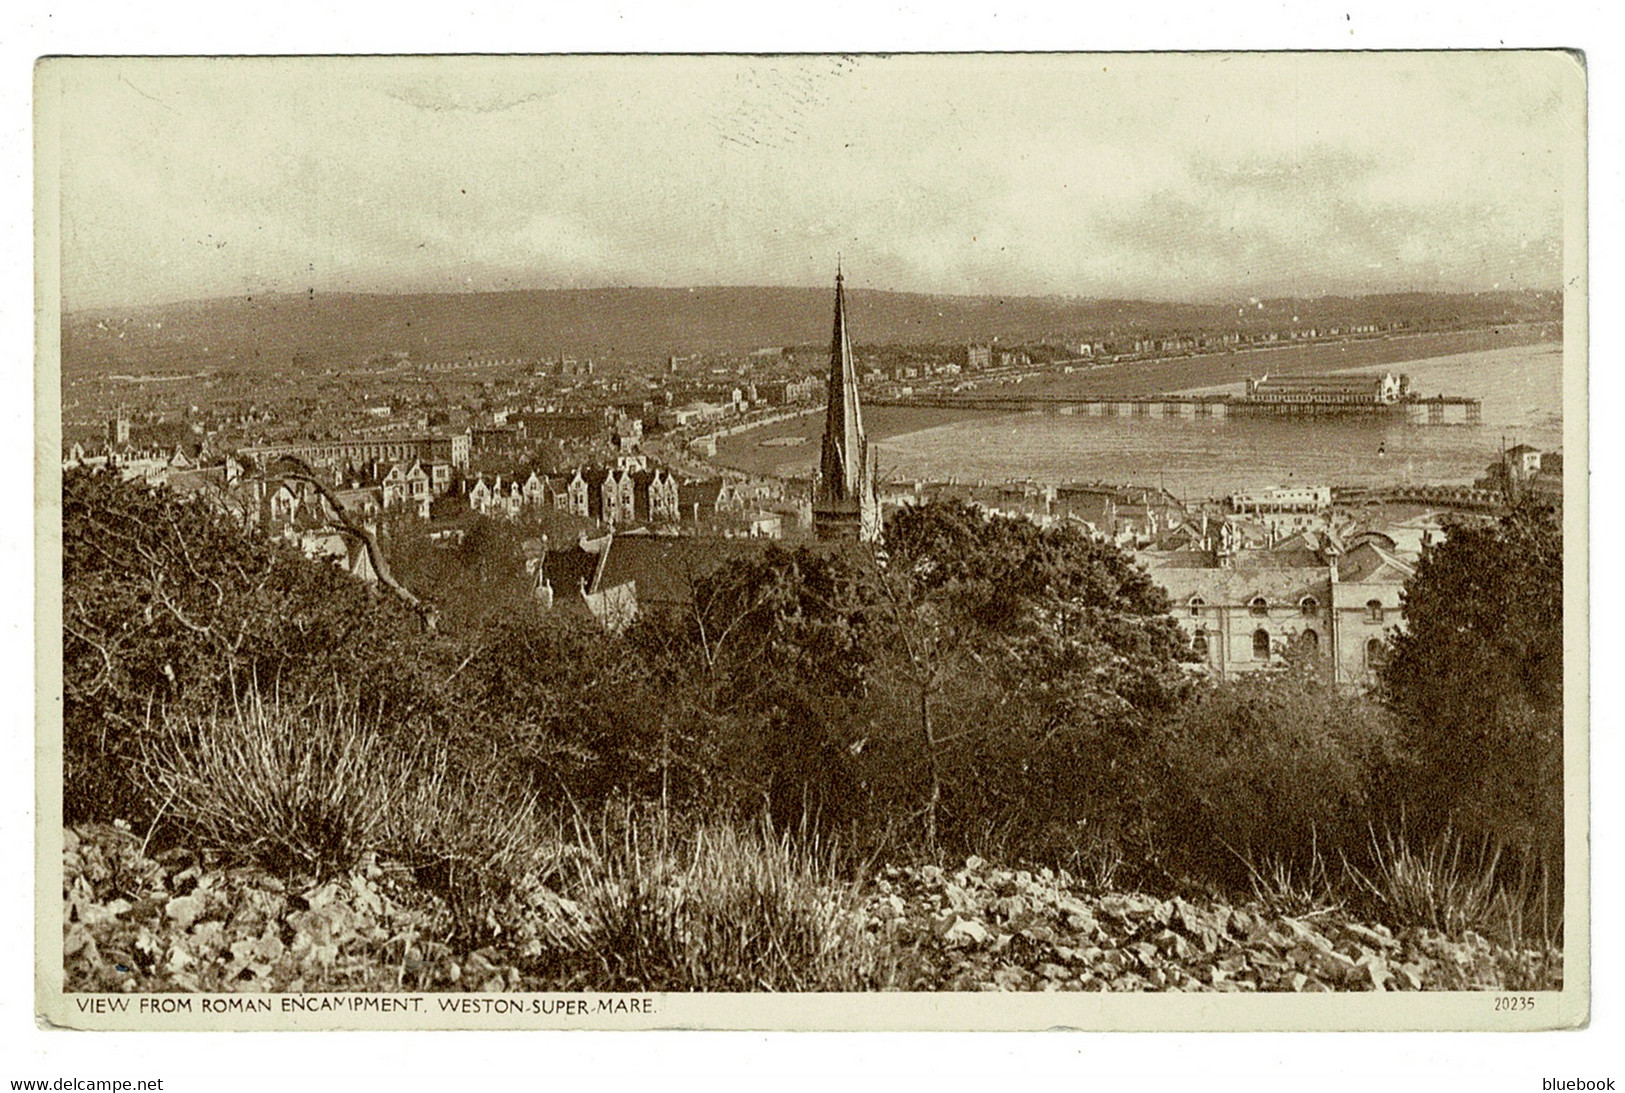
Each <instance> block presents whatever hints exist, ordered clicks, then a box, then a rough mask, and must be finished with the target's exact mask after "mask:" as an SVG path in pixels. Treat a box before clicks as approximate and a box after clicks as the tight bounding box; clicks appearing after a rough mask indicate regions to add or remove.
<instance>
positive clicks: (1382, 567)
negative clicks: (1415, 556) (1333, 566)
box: [1337, 541, 1416, 584]
mask: <svg viewBox="0 0 1625 1093" xmlns="http://www.w3.org/2000/svg"><path fill="white" fill-rule="evenodd" d="M1415 575H1416V570H1415V569H1414V568H1412V567H1411V566H1409V565H1407V564H1406V563H1405V562H1403V561H1401V560H1400V559H1399V558H1398V557H1396V556H1395V555H1393V554H1390V553H1389V552H1388V551H1386V550H1384V549H1383V548H1382V547H1380V546H1378V545H1377V544H1376V543H1375V542H1372V541H1367V542H1363V543H1361V544H1360V545H1359V546H1357V547H1354V548H1352V549H1351V550H1350V551H1349V552H1348V553H1347V554H1345V555H1343V558H1342V561H1341V562H1340V563H1339V564H1338V567H1337V579H1338V580H1339V581H1341V582H1342V583H1344V584H1377V583H1382V584H1403V583H1404V582H1405V581H1408V580H1410V579H1411V578H1412V577H1414V576H1415Z"/></svg>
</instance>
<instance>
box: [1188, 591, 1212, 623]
mask: <svg viewBox="0 0 1625 1093" xmlns="http://www.w3.org/2000/svg"><path fill="white" fill-rule="evenodd" d="M1187 602H1188V603H1189V604H1190V609H1191V618H1193V619H1194V618H1196V617H1197V616H1198V615H1200V614H1201V613H1202V608H1204V607H1206V606H1207V601H1206V600H1204V599H1203V598H1202V597H1200V596H1192V597H1191V598H1190V599H1189V600H1188V601H1187Z"/></svg>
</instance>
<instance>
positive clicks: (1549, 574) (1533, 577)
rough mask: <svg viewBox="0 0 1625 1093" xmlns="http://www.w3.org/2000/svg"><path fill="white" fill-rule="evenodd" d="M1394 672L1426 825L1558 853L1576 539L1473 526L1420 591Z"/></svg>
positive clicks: (1397, 639)
mask: <svg viewBox="0 0 1625 1093" xmlns="http://www.w3.org/2000/svg"><path fill="white" fill-rule="evenodd" d="M1403 614H1404V619H1405V627H1404V629H1403V630H1402V631H1400V632H1399V633H1397V634H1396V635H1394V637H1393V638H1392V641H1391V646H1392V648H1391V652H1390V655H1389V657H1388V660H1387V663H1386V664H1385V666H1384V667H1383V669H1382V674H1381V682H1382V686H1383V693H1384V695H1385V697H1386V699H1387V701H1388V702H1389V703H1390V705H1392V706H1393V707H1394V709H1395V710H1396V711H1397V712H1398V713H1399V714H1400V715H1401V716H1402V717H1403V719H1404V723H1405V726H1406V736H1407V742H1408V744H1409V745H1410V750H1411V751H1412V752H1413V754H1414V755H1415V757H1416V760H1417V762H1418V763H1419V765H1420V769H1419V772H1418V784H1419V786H1420V792H1419V794H1418V801H1417V807H1416V808H1415V809H1414V810H1413V811H1415V812H1417V813H1419V815H1418V819H1421V820H1423V821H1424V822H1432V823H1444V822H1450V823H1454V824H1456V825H1458V826H1463V827H1467V828H1469V829H1471V830H1475V831H1480V832H1485V833H1489V834H1492V835H1495V836H1497V837H1500V838H1504V839H1507V840H1509V841H1511V842H1514V843H1516V844H1521V845H1525V846H1530V845H1535V846H1543V847H1544V848H1546V849H1548V850H1552V851H1555V850H1556V849H1557V848H1559V847H1560V846H1561V838H1562V829H1563V825H1562V817H1563V798H1562V790H1563V529H1562V524H1561V521H1560V519H1559V518H1558V516H1557V515H1556V514H1555V513H1554V512H1552V511H1551V510H1549V509H1545V508H1539V507H1535V506H1531V505H1525V506H1521V507H1519V508H1517V509H1515V510H1514V511H1512V512H1511V513H1509V514H1508V515H1507V516H1505V517H1504V518H1502V519H1501V520H1500V521H1499V522H1497V523H1495V524H1493V525H1489V526H1474V525H1467V524H1462V525H1458V526H1455V527H1453V528H1451V529H1450V532H1449V535H1448V536H1447V537H1446V538H1445V540H1444V541H1443V542H1442V543H1440V544H1438V545H1435V546H1432V547H1430V548H1429V549H1428V550H1427V551H1426V552H1424V554H1423V556H1422V560H1421V562H1420V564H1419V565H1418V566H1417V570H1416V576H1415V577H1414V578H1413V579H1412V580H1411V581H1410V583H1409V584H1408V585H1407V586H1406V589H1405V596H1404V602H1403Z"/></svg>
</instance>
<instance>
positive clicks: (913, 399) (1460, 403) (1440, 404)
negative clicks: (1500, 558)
mask: <svg viewBox="0 0 1625 1093" xmlns="http://www.w3.org/2000/svg"><path fill="white" fill-rule="evenodd" d="M868 402H869V405H871V406H914V407H920V408H923V409H932V410H989V411H997V412H999V413H1007V414H1019V413H1031V412H1038V411H1043V412H1048V413H1054V414H1063V415H1078V416H1088V417H1113V418H1153V417H1154V418H1163V417H1186V418H1227V417H1293V418H1298V417H1380V418H1397V419H1400V420H1403V421H1405V422H1407V423H1408V424H1411V425H1478V424H1480V423H1481V422H1482V420H1483V403H1482V401H1481V400H1480V399H1476V398H1464V397H1461V396H1454V395H1438V396H1435V397H1433V398H1411V399H1403V400H1400V401H1396V402H1367V403H1353V402H1330V401H1326V402H1321V401H1294V402H1266V401H1260V400H1254V399H1248V398H1245V397H1242V396H1237V395H1229V394H1223V395H1135V396H1117V397H1111V398H1099V397H1071V396H1064V395H991V394H986V395H984V394H920V395H911V396H908V397H905V398H890V399H885V398H877V399H870V400H868Z"/></svg>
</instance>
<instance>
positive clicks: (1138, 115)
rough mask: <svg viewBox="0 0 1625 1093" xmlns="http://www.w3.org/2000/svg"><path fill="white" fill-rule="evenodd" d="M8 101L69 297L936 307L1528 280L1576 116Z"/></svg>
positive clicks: (612, 78) (1471, 76) (1555, 221)
mask: <svg viewBox="0 0 1625 1093" xmlns="http://www.w3.org/2000/svg"><path fill="white" fill-rule="evenodd" d="M36 88H37V97H38V109H39V114H38V119H39V130H40V134H41V145H40V147H41V149H42V150H43V151H42V159H41V178H42V181H45V182H47V183H48V182H49V180H50V179H51V178H57V179H59V186H58V190H57V193H58V194H59V199H60V221H61V236H60V244H61V245H60V257H61V262H60V270H61V291H62V300H63V304H64V306H65V307H67V308H69V309H77V308H88V307H105V306H122V305H139V304H147V303H154V302H167V301H174V300H181V299H194V298H201V297H211V296H231V295H253V294H255V293H267V292H306V291H309V290H315V291H318V292H335V291H362V292H399V291H484V290H494V289H511V288H554V287H598V286H605V285H654V286H687V285H824V284H827V283H828V281H829V279H830V277H831V275H832V274H833V272H834V267H835V264H836V261H837V257H839V260H840V261H841V263H842V264H843V267H844V269H845V270H846V272H847V274H848V278H849V282H850V283H851V284H853V285H854V286H862V287H865V288H873V289H894V290H899V291H914V292H931V293H953V294H961V293H968V294H1008V295H1049V294H1056V295H1064V296H1079V297H1114V298H1151V299H1180V300H1204V301H1206V300H1236V299H1240V298H1244V297H1249V296H1257V297H1265V296H1283V295H1309V296H1313V295H1320V294H1323V293H1345V294H1354V293H1365V292H1384V291H1395V290H1408V289H1420V290H1438V291H1475V290H1484V289H1493V288H1503V289H1505V288H1539V289H1552V288H1555V287H1558V286H1559V284H1560V283H1561V281H1562V278H1563V254H1562V240H1563V229H1564V223H1563V220H1564V210H1565V201H1564V197H1565V194H1566V193H1568V192H1569V191H1568V189H1567V187H1568V186H1569V182H1568V180H1566V178H1565V174H1564V172H1565V168H1566V166H1568V165H1570V164H1572V162H1573V157H1571V156H1568V155H1566V150H1567V149H1569V148H1572V147H1573V142H1574V141H1576V140H1577V139H1579V138H1578V134H1580V133H1581V132H1583V125H1584V113H1583V109H1584V107H1583V91H1582V85H1581V81H1580V76H1579V69H1578V67H1577V66H1576V65H1575V64H1574V63H1573V62H1572V61H1571V60H1570V59H1569V58H1568V57H1567V56H1565V55H1561V54H1551V53H1547V54H1527V53H1525V54H1517V53H1453V54H1441V53H1346V54H1280V53H1274V54H1270V53H1259V54H1233V55H1227V54H1097V55H1089V54H1051V55H1030V54H1029V55H1011V54H1005V55H986V56H979V55H957V56H941V55H935V56H931V55H925V56H922V55H903V56H891V57H886V56H873V55H860V56H844V57H842V56H833V55H828V56H802V57H751V56H743V57H671V56H667V57H602V56H598V57H538V58H507V57H488V58H466V57H465V58H432V59H425V58H304V59H265V58H261V59H173V58H168V59H150V58H149V59H116V58H114V59H106V58H102V59H66V60H54V61H46V62H43V63H42V65H41V66H40V68H39V70H38V74H37V83H36ZM53 138H54V141H55V143H54V145H53V144H52V140H53ZM53 147H54V149H55V152H54V154H53V153H52V152H51V149H52V148H53ZM53 158H54V160H55V167H53V166H52V163H51V160H52V159H53ZM1571 204H1572V203H1571ZM1571 213H1572V214H1574V215H1578V209H1571Z"/></svg>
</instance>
